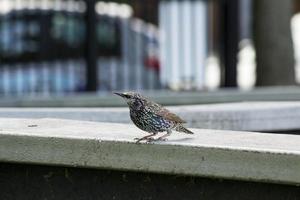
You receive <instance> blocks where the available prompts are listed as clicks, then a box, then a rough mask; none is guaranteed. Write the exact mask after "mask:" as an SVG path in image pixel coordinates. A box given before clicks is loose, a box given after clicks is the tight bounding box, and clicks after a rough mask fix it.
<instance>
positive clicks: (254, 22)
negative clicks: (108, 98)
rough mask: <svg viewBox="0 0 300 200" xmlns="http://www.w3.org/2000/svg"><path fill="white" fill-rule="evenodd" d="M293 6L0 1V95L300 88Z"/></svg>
mask: <svg viewBox="0 0 300 200" xmlns="http://www.w3.org/2000/svg"><path fill="white" fill-rule="evenodd" d="M299 11H300V0H284V1H282V0H115V1H96V0H86V1H83V0H0V96H2V97H9V96H35V95H43V96H52V95H65V94H75V93H76V94H77V93H83V92H97V93H102V92H111V91H116V90H137V91H141V90H151V91H156V90H171V91H182V90H184V91H199V90H200V91H211V90H218V89H220V88H223V87H230V88H236V89H242V90H251V89H253V88H255V87H258V86H278V85H279V86H283V85H298V84H299V83H300V14H298V12H299Z"/></svg>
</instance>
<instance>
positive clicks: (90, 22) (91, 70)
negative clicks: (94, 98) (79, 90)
mask: <svg viewBox="0 0 300 200" xmlns="http://www.w3.org/2000/svg"><path fill="white" fill-rule="evenodd" d="M85 2H86V16H85V24H86V40H85V44H86V46H85V59H86V67H87V70H86V80H87V83H86V91H91V92H92V91H97V86H98V76H97V75H98V72H97V71H98V69H97V38H96V11H95V3H96V0H86V1H85Z"/></svg>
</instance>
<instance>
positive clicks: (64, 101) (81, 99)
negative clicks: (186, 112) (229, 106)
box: [0, 86, 300, 107]
mask: <svg viewBox="0 0 300 200" xmlns="http://www.w3.org/2000/svg"><path fill="white" fill-rule="evenodd" d="M143 94H145V95H146V96H148V97H150V98H151V99H153V100H155V101H156V102H158V103H160V104H163V105H191V104H210V103H226V102H240V101H299V100H300V88H299V87H296V86H284V87H262V88H255V89H253V90H250V91H241V90H238V89H236V88H233V89H220V90H217V91H212V92H206V91H190V92H188V91H182V92H172V91H170V90H159V91H143ZM0 106H1V107H116V106H124V102H123V100H122V99H121V98H117V97H116V96H115V95H113V94H112V92H106V93H105V92H102V93H97V94H94V93H92V94H89V93H83V94H72V95H64V96H48V95H47V96H43V95H41V96H27V97H26V96H19V97H18V96H13V97H2V98H0Z"/></svg>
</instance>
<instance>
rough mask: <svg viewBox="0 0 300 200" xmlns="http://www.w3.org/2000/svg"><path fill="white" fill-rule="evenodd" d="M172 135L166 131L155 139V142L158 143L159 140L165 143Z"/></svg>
mask: <svg viewBox="0 0 300 200" xmlns="http://www.w3.org/2000/svg"><path fill="white" fill-rule="evenodd" d="M171 133H172V131H171V130H167V133H166V134H164V135H162V136H160V137H159V138H157V139H156V140H155V141H159V140H162V141H166V140H167V137H168V136H170V135H171Z"/></svg>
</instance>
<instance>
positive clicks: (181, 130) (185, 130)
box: [175, 125, 194, 134]
mask: <svg viewBox="0 0 300 200" xmlns="http://www.w3.org/2000/svg"><path fill="white" fill-rule="evenodd" d="M175 130H176V131H178V132H183V133H187V134H194V133H193V132H192V131H190V130H188V129H187V128H185V127H183V126H182V125H179V126H177V127H176V128H175Z"/></svg>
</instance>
